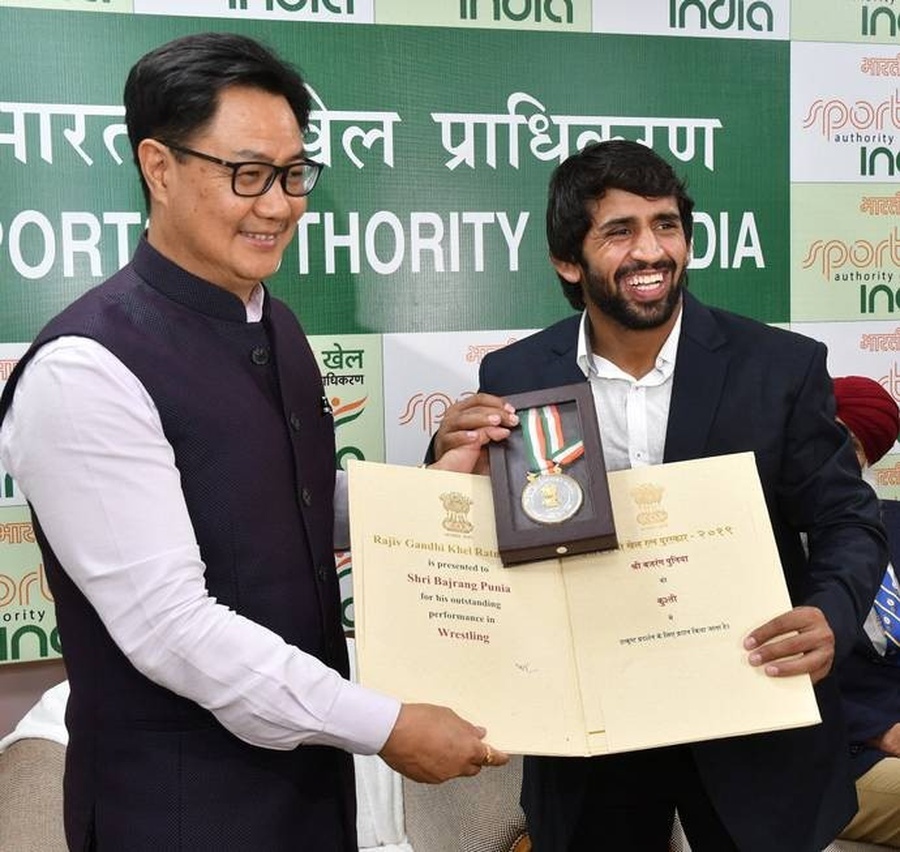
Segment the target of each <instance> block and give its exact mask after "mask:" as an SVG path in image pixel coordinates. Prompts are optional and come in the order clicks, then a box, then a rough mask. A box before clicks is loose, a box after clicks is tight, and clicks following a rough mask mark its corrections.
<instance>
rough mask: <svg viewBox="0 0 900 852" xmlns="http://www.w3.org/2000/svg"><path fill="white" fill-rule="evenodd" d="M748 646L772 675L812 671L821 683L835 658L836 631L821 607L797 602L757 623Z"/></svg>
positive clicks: (753, 661)
mask: <svg viewBox="0 0 900 852" xmlns="http://www.w3.org/2000/svg"><path fill="white" fill-rule="evenodd" d="M744 648H746V649H747V650H748V651H750V656H749V661H750V665H751V666H765V672H766V674H767V675H769V676H770V677H790V676H793V675H799V674H808V675H809V676H810V678H811V679H812V682H813V683H818V682H819V681H820V680H822V678H823V677H825V675H827V674H828V672H830V671H831V665H832V663H833V662H834V633H833V632H832V630H831V627H829V626H828V622H827V621H826V620H825V615H824V613H823V612H822V610H820V609H819V608H818V607H814V606H797V607H794V608H793V609H792V610H790V611H788V612H785V613H783V614H782V615H779V616H777V617H776V618H773V619H772V620H771V621H767V622H766V623H765V624H763V625H761V626H760V627H757V628H756V630H754V631H753V632H752V633H750V635H749V636H747V638H746V639H745V640H744Z"/></svg>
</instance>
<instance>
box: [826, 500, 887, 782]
mask: <svg viewBox="0 0 900 852" xmlns="http://www.w3.org/2000/svg"><path fill="white" fill-rule="evenodd" d="M881 519H882V521H883V522H884V526H885V529H886V530H887V534H888V545H889V548H890V557H891V564H892V565H893V566H894V570H895V571H896V570H897V569H898V567H900V501H897V500H882V502H881ZM894 660H896V657H894V658H891V660H887V659H885V658H884V657H882V656H881V654H879V653H878V652H877V651H876V650H875V648H874V647H873V646H872V643H871V642H870V641H869V637H868V636H866V634H865V631H862V630H861V631H860V632H859V636H858V639H857V642H856V644H855V645H854V646H853V651H852V653H851V654H850V656H849V657H847V659H846V660H844V662H843V663H842V664H841V665H840V666H839V667H838V671H837V674H838V682H839V684H840V688H841V699H842V700H843V707H844V716H845V718H846V720H847V734H848V736H849V738H850V765H851V767H852V769H853V776H854V777H855V778H859V777H860V776H861V775H865V773H866V772H868V771H869V770H870V769H871V768H872V767H873V766H874V765H875V764H876V763H878V761H879V760H881V759H882V758H884V757H887V756H888V754H887V752H884V751H882V750H881V749H879V748H875V747H874V746H871V745H868V744H867V740H870V739H872V738H873V737H878V736H881V734H883V733H884V732H885V731H887V730H888V729H889V728H892V727H893V726H894V725H896V724H897V723H898V722H900V661H897V662H894Z"/></svg>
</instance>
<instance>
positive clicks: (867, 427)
mask: <svg viewBox="0 0 900 852" xmlns="http://www.w3.org/2000/svg"><path fill="white" fill-rule="evenodd" d="M834 396H835V400H836V401H837V418H838V420H839V421H840V422H841V423H843V424H844V425H845V426H846V427H847V429H848V431H849V432H850V437H851V439H852V441H853V446H854V447H855V448H856V457H857V458H858V459H859V466H860V469H861V470H862V472H863V475H864V476H865V475H867V473H868V471H869V469H870V468H871V467H872V465H874V464H876V463H877V462H878V461H879V460H880V459H881V458H882V456H884V454H885V453H887V452H888V451H889V450H890V449H891V448H892V447H893V446H894V443H895V441H896V440H897V437H898V434H900V410H898V407H897V403H896V402H895V401H894V398H893V397H892V396H891V395H890V393H888V391H887V390H885V388H883V387H882V386H881V385H880V384H879V383H878V382H876V381H875V380H874V379H870V378H868V377H866V376H842V377H840V378H836V379H835V380H834ZM881 517H882V520H883V521H884V525H885V529H886V530H887V536H888V549H889V553H890V562H889V563H888V566H887V570H886V571H885V573H884V577H883V578H882V580H881V588H880V589H879V591H878V593H877V594H876V596H875V603H874V605H873V607H872V609H871V611H870V612H869V614H868V617H867V618H866V621H865V623H864V625H863V629H862V630H860V632H859V634H858V636H857V640H856V643H855V644H854V646H853V650H852V652H851V654H850V656H849V657H848V658H847V659H846V660H844V662H843V663H842V664H841V665H840V666H839V667H838V670H837V675H838V683H839V685H840V690H841V699H842V701H843V706H844V716H845V718H846V721H847V731H848V736H849V739H850V755H851V759H850V765H851V767H852V769H853V774H854V776H855V778H856V795H857V798H858V799H859V810H858V811H857V813H856V816H855V817H854V818H853V820H852V821H851V822H850V824H849V825H848V826H847V827H846V828H844V830H843V831H842V832H841V837H843V838H845V839H848V840H864V841H868V842H870V843H880V844H883V845H887V846H894V847H898V848H900V588H898V586H897V576H896V573H895V569H894V566H900V502H898V501H896V500H882V501H881Z"/></svg>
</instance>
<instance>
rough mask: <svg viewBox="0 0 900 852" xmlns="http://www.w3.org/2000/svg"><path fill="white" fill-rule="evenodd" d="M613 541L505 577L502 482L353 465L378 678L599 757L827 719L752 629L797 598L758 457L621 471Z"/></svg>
mask: <svg viewBox="0 0 900 852" xmlns="http://www.w3.org/2000/svg"><path fill="white" fill-rule="evenodd" d="M609 483H610V491H611V495H612V502H613V511H614V514H615V521H616V530H617V533H618V538H619V542H620V546H619V548H618V549H617V550H612V551H605V552H600V553H594V554H587V555H584V556H575V557H568V558H565V559H561V560H549V561H544V562H533V563H527V564H522V565H516V566H513V567H510V568H504V567H503V566H502V563H501V562H500V558H499V554H498V553H497V549H496V537H495V533H494V519H493V504H492V496H491V488H490V482H489V479H488V477H480V476H468V475H465V474H454V473H447V472H443V471H434V470H422V469H419V468H410V467H398V466H393V465H383V464H375V463H370V462H354V463H352V464H351V468H350V521H351V537H352V542H351V546H352V554H353V577H354V609H355V614H356V648H357V655H358V666H359V674H360V679H361V680H362V682H363V683H365V684H366V685H368V686H371V687H374V688H376V689H379V690H382V691H384V692H387V693H390V694H393V695H395V696H397V697H398V698H401V699H403V700H404V701H427V702H430V703H437V704H446V705H447V706H450V707H452V708H453V709H454V710H456V711H457V712H458V713H460V715H462V716H464V717H465V718H467V719H469V720H470V721H472V722H474V723H476V724H480V725H484V726H485V727H486V728H487V729H488V738H489V739H490V740H491V742H492V743H493V744H494V745H496V746H497V747H498V748H502V749H504V750H506V751H509V752H514V753H527V754H560V755H588V754H604V753H608V752H618V751H628V750H633V749H640V748H649V747H653V746H659V745H668V744H672V743H679V742H690V741H696V740H704V739H713V738H717V737H724V736H732V735H736V734H747V733H754V732H759V731H765V730H773V729H777V728H788V727H797V726H802V725H808V724H815V723H816V722H818V721H819V715H818V709H817V707H816V703H815V698H814V695H813V691H812V687H811V685H810V681H809V678H808V677H796V678H780V679H775V678H768V677H766V676H765V675H764V674H763V673H762V671H761V670H759V669H755V668H752V667H751V666H750V665H749V664H748V663H747V660H746V657H747V652H746V651H744V649H743V648H742V641H743V638H744V636H746V634H747V633H748V632H749V631H750V630H751V629H753V628H754V627H756V626H758V625H759V624H762V623H763V622H764V621H766V620H768V619H769V618H771V617H773V616H775V615H777V614H779V613H781V612H784V611H786V610H788V609H790V607H791V604H790V600H789V598H788V594H787V589H786V587H785V583H784V578H783V575H782V572H781V567H780V564H779V561H778V555H777V551H776V548H775V543H774V539H773V537H772V532H771V527H770V524H769V519H768V515H767V513H766V508H765V503H764V500H763V496H762V490H761V488H760V485H759V479H758V476H757V473H756V466H755V463H754V460H753V456H752V454H750V453H742V454H737V455H731V456H720V457H717V458H712V459H702V460H697V461H690V462H679V463H675V464H667V465H658V466H654V467H645V468H638V469H635V470H628V471H619V472H615V473H612V474H610V476H609Z"/></svg>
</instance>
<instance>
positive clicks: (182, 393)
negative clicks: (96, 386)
mask: <svg viewBox="0 0 900 852" xmlns="http://www.w3.org/2000/svg"><path fill="white" fill-rule="evenodd" d="M62 335H80V336H83V337H89V338H92V339H94V340H96V341H97V342H99V343H101V344H102V345H103V346H104V347H106V348H107V349H108V350H109V351H110V352H112V353H113V354H114V355H115V356H116V357H117V358H119V359H120V360H121V361H122V362H123V363H124V364H125V366H127V367H128V369H130V370H131V371H132V372H133V373H134V374H135V375H136V376H137V377H138V379H140V381H141V382H142V383H143V385H144V387H145V388H146V389H147V391H148V392H149V394H150V396H151V397H152V398H153V401H154V403H155V404H156V407H157V409H158V410H159V416H160V418H161V420H162V426H163V429H164V430H165V434H166V437H167V439H168V440H169V442H170V443H171V445H172V447H173V449H174V452H175V463H176V465H177V467H178V470H179V471H180V474H181V480H182V488H183V491H184V497H185V500H186V503H187V507H188V511H189V513H190V517H191V521H192V523H193V527H194V530H195V532H196V535H197V539H198V541H199V545H200V552H201V555H202V558H203V561H204V563H205V565H206V585H207V587H208V589H209V593H210V595H211V596H212V597H214V598H215V599H216V600H218V602H219V603H221V604H223V605H225V606H227V607H230V608H231V609H233V610H234V611H235V612H237V613H239V614H240V615H242V616H245V617H246V618H249V619H251V620H252V621H255V622H257V623H259V624H261V625H264V626H265V627H268V628H269V629H271V630H273V631H274V632H275V633H277V634H278V635H279V636H281V637H283V638H284V640H285V641H286V642H288V643H290V644H292V645H296V646H297V647H298V648H301V649H302V650H304V651H306V652H308V653H310V654H313V655H315V656H316V657H318V658H319V659H320V660H322V661H323V662H325V663H326V664H327V665H329V666H331V667H332V668H334V669H336V670H338V671H339V672H340V673H341V674H342V675H344V676H345V677H346V676H347V673H348V666H347V654H346V645H345V641H344V638H343V634H342V630H341V626H340V596H339V590H338V581H337V573H336V571H335V567H334V556H333V543H332V534H333V524H334V517H333V495H334V477H335V474H334V428H333V422H332V417H331V415H330V413H329V410H328V408H327V405H324V404H323V400H324V395H323V394H324V392H323V387H322V381H321V378H320V375H319V370H318V368H317V366H316V363H315V360H314V358H313V355H312V352H311V350H310V348H309V344H308V342H307V340H306V337H305V336H304V334H303V331H302V329H301V328H300V326H299V324H298V323H297V321H296V319H295V318H294V316H293V314H292V313H291V312H290V311H289V310H288V309H287V307H286V306H285V305H283V304H282V303H281V302H279V301H277V300H275V299H272V298H271V297H269V296H268V294H267V297H266V301H265V311H264V316H263V320H262V322H259V323H247V322H246V314H245V309H244V305H243V303H242V302H241V301H240V300H239V299H238V298H236V297H235V296H233V295H232V294H230V293H228V292H226V291H225V290H222V289H220V288H218V287H215V286H212V285H210V284H209V283H207V282H205V281H202V280H201V279H198V278H196V277H194V276H192V275H189V274H188V273H186V272H185V271H184V270H183V269H181V268H180V267H178V266H176V265H174V264H172V263H171V262H169V261H168V260H166V259H165V258H163V257H162V256H161V255H160V254H159V253H158V252H156V251H155V250H154V249H153V248H151V247H150V245H149V244H148V243H147V242H146V241H145V240H142V241H141V244H140V245H139V247H138V249H137V251H136V253H135V256H134V258H133V259H132V262H131V263H130V264H129V265H128V266H126V267H125V268H124V269H122V270H121V271H120V272H119V273H117V274H116V275H114V276H113V277H112V278H110V279H109V280H108V281H106V282H105V283H104V284H101V285H100V286H99V287H96V288H95V289H93V290H91V291H89V292H88V293H86V294H85V295H84V296H82V297H81V298H80V299H78V300H77V301H75V302H74V303H73V304H72V305H70V306H69V307H68V308H67V309H66V310H64V311H63V312H62V313H61V314H60V315H59V316H57V317H56V318H55V319H54V320H52V321H51V322H50V323H49V324H48V325H47V326H46V327H45V328H44V329H43V331H42V332H41V333H40V334H39V335H38V337H37V339H36V340H35V342H34V345H33V346H32V347H31V349H30V350H29V351H28V353H27V354H26V355H25V356H24V357H23V358H22V360H21V362H20V364H19V366H18V368H17V370H16V371H15V372H14V373H13V375H12V376H11V377H10V379H9V381H8V383H7V387H6V390H5V392H4V394H3V397H2V400H0V418H2V417H3V416H4V415H5V413H6V411H7V409H8V407H9V405H10V403H11V401H12V398H13V394H14V392H15V386H16V382H17V381H18V377H19V375H20V371H21V369H22V368H23V367H24V365H25V363H27V361H28V360H29V359H30V358H31V356H32V355H33V354H34V352H35V351H36V350H37V349H38V348H39V347H40V346H41V345H42V344H44V343H47V342H48V341H50V340H53V339H54V338H57V337H60V336H62ZM84 487H85V488H89V487H90V484H89V483H87V482H86V483H84ZM34 514H35V512H33V515H34ZM34 524H35V531H36V534H37V537H38V541H39V543H40V546H41V551H42V554H43V558H44V562H45V567H46V571H47V576H48V580H49V582H50V588H51V591H52V592H53V595H54V598H55V600H56V607H57V617H58V624H59V630H60V636H61V641H62V644H63V648H64V657H65V662H66V668H67V671H68V674H69V680H70V683H71V689H72V691H71V698H70V700H69V705H68V711H67V719H66V721H67V725H68V727H69V731H70V737H71V740H70V745H69V748H68V752H67V766H66V782H65V794H66V800H65V811H66V831H67V837H68V842H69V845H70V848H72V849H73V850H82V849H93V848H96V849H98V850H99V852H107V850H109V852H177V851H178V850H184V852H207V850H208V852H282V850H283V852H288V850H291V852H294V850H298V852H299V850H310V852H332V850H334V852H338V850H339V852H346V850H351V849H356V848H357V846H356V830H355V816H356V815H355V801H354V793H353V775H352V771H353V767H352V758H351V757H350V755H349V754H346V753H344V752H342V751H340V750H337V749H333V748H327V747H320V746H301V747H299V748H296V749H294V750H293V751H287V752H281V751H274V750H269V749H262V748H256V747H254V746H250V745H247V744H246V743H244V742H242V741H241V740H239V739H237V738H236V737H235V736H233V735H232V734H230V733H229V732H228V731H226V730H225V729H224V728H223V727H221V726H220V725H219V724H218V722H217V721H216V720H215V719H214V717H213V716H212V715H211V714H210V713H208V712H207V711H205V710H203V709H202V708H200V707H199V706H198V705H196V704H195V703H193V702H192V701H189V700H187V699H185V698H182V697H180V696H178V695H176V694H174V693H173V692H170V691H169V690H167V689H164V688H162V687H160V686H158V685H156V684H155V683H153V682H151V681H150V680H148V679H147V678H145V677H144V676H143V675H141V674H140V673H139V672H138V671H137V670H136V669H135V668H134V667H133V666H132V665H131V664H130V663H129V662H128V660H127V659H126V658H125V656H124V655H123V654H122V652H121V651H120V650H119V649H118V647H117V646H116V645H115V644H114V643H113V641H112V639H111V638H110V636H109V634H108V633H107V631H106V629H105V628H104V626H103V624H102V623H101V621H100V619H99V618H98V617H97V614H96V612H95V611H94V609H93V607H92V606H91V604H90V603H89V602H88V600H87V599H86V598H85V597H84V596H83V595H82V594H81V592H80V591H79V590H78V589H77V588H76V586H75V584H74V583H72V581H71V580H70V579H69V578H68V576H67V575H66V573H65V566H61V565H60V563H59V561H58V560H57V558H56V556H55V555H54V553H53V551H52V549H51V548H50V547H49V546H48V543H47V541H46V538H45V536H44V535H43V532H42V531H41V529H40V517H39V513H37V516H35V517H34Z"/></svg>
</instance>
